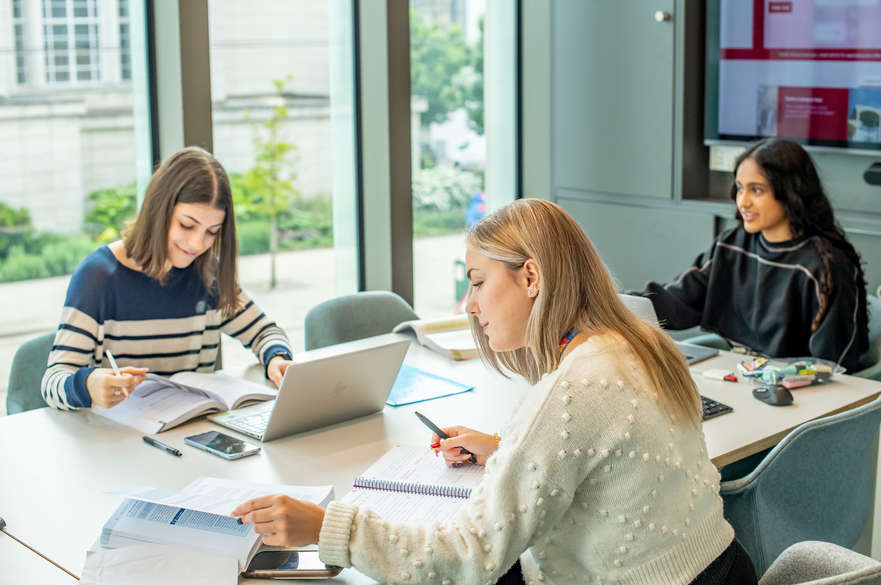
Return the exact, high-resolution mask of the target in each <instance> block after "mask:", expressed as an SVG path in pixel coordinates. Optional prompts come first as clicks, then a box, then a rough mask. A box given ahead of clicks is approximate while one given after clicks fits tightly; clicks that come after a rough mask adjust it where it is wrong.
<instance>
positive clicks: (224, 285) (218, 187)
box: [124, 146, 239, 317]
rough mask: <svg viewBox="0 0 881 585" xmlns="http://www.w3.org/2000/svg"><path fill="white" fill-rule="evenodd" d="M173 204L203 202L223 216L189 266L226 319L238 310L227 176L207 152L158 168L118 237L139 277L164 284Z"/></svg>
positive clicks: (192, 151) (184, 152)
mask: <svg viewBox="0 0 881 585" xmlns="http://www.w3.org/2000/svg"><path fill="white" fill-rule="evenodd" d="M178 203H207V204H209V205H211V206H212V207H214V208H215V209H219V210H223V211H224V212H225V213H226V215H224V217H223V224H222V225H221V226H220V233H219V234H218V237H217V238H215V240H214V244H213V245H212V246H211V249H210V250H208V251H206V252H205V253H204V254H202V255H201V256H199V257H198V258H196V259H195V260H194V261H193V263H194V264H195V265H196V268H197V269H198V271H199V274H200V275H201V276H202V280H203V282H204V283H205V286H206V287H207V288H208V289H209V290H212V289H215V287H216V292H217V297H218V299H217V307H218V308H219V309H220V310H221V312H222V313H223V314H224V315H225V316H227V317H229V316H231V315H233V314H234V313H235V312H236V311H237V310H238V309H239V285H238V276H237V275H236V257H237V256H238V244H237V243H236V221H235V212H234V210H233V203H232V191H231V190H230V186H229V177H227V175H226V171H225V170H223V167H222V166H221V165H220V163H219V162H217V159H215V158H214V157H213V156H211V154H210V153H209V152H207V151H205V150H202V149H201V148H198V147H196V146H189V147H187V148H183V149H181V150H179V151H177V152H175V153H174V154H172V155H171V156H170V157H168V158H167V159H165V160H164V161H163V162H162V164H160V165H159V168H157V169H156V172H155V173H153V177H152V178H151V179H150V185H149V186H148V187H147V192H146V194H145V195H144V203H143V205H141V211H140V212H139V213H138V217H137V219H135V221H134V222H133V223H132V225H131V226H130V227H129V229H128V230H127V231H126V233H125V235H124V237H125V251H126V254H128V257H129V258H130V259H131V260H132V261H133V262H134V263H135V264H137V265H138V266H140V267H141V270H142V271H143V272H144V274H146V275H147V276H150V277H152V278H155V279H156V280H158V281H159V282H161V283H162V284H165V281H166V276H167V272H166V270H165V264H166V261H167V260H168V230H169V229H170V228H171V218H172V215H173V211H174V206H175V205H176V204H178Z"/></svg>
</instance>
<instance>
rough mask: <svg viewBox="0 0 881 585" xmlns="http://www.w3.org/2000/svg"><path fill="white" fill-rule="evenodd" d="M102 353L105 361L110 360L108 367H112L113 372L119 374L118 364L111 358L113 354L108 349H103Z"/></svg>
mask: <svg viewBox="0 0 881 585" xmlns="http://www.w3.org/2000/svg"><path fill="white" fill-rule="evenodd" d="M104 355H106V356H107V361H108V362H110V367H111V368H113V373H114V374H116V375H117V376H119V366H117V365H116V360H115V359H113V354H112V353H110V350H109V349H105V350H104Z"/></svg>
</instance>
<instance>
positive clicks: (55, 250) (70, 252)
mask: <svg viewBox="0 0 881 585" xmlns="http://www.w3.org/2000/svg"><path fill="white" fill-rule="evenodd" d="M94 249H95V242H94V241H92V240H91V239H90V238H88V237H86V236H77V237H72V238H64V239H59V240H58V241H55V242H52V243H49V244H47V245H46V246H45V247H44V248H43V251H42V253H41V254H40V257H41V258H42V259H43V262H44V263H45V265H46V270H47V271H48V272H49V276H60V275H62V274H72V273H73V271H74V270H76V267H77V266H79V265H80V262H82V261H83V258H85V257H86V256H88V255H89V253H91V252H92V250H94Z"/></svg>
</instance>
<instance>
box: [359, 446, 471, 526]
mask: <svg viewBox="0 0 881 585" xmlns="http://www.w3.org/2000/svg"><path fill="white" fill-rule="evenodd" d="M482 479H483V466H482V465H471V464H466V465H464V466H463V467H458V468H455V469H451V468H449V467H447V466H446V464H445V463H444V460H443V458H442V457H439V456H435V454H434V452H433V451H431V450H430V449H426V448H424V447H394V448H393V449H391V450H390V451H388V452H387V453H386V454H385V455H383V456H382V457H381V458H380V459H379V460H378V461H377V462H376V463H374V464H373V465H371V466H370V468H368V469H367V471H365V472H364V473H362V474H361V475H360V476H359V477H357V478H355V482H354V484H353V485H352V491H350V492H349V493H348V494H347V495H346V497H345V498H343V501H344V502H348V503H350V504H353V505H356V506H359V507H365V508H369V509H371V510H373V511H374V512H376V513H377V514H378V515H379V516H381V517H382V518H383V519H385V520H391V521H398V522H420V523H423V522H428V523H430V522H443V521H446V520H450V519H451V518H452V517H453V516H454V515H455V514H456V511H457V510H458V509H459V508H460V507H461V506H462V504H464V503H465V500H467V499H468V498H469V497H471V490H472V489H474V488H475V487H477V485H478V484H479V483H480V481H481V480H482Z"/></svg>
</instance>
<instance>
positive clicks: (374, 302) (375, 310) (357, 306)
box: [304, 291, 419, 350]
mask: <svg viewBox="0 0 881 585" xmlns="http://www.w3.org/2000/svg"><path fill="white" fill-rule="evenodd" d="M418 318H419V316H418V315H417V314H416V313H415V312H414V311H413V309H412V308H411V307H410V305H408V304H407V301H405V300H404V299H402V298H401V297H399V296H398V295H396V294H395V293H393V292H389V291H366V292H359V293H354V294H351V295H345V296H341V297H337V298H335V299H330V300H329V301H324V302H323V303H320V304H318V305H315V306H314V307H312V309H310V310H309V312H308V313H306V321H305V323H304V329H305V332H304V334H305V342H306V345H305V347H306V349H307V350H309V349H315V348H318V347H325V346H327V345H334V344H336V343H343V342H345V341H353V340H355V339H363V338H364V337H371V336H373V335H379V334H381V333H389V332H390V331H391V330H392V328H393V327H394V326H395V325H397V324H398V323H401V322H403V321H410V320H413V319H418Z"/></svg>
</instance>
